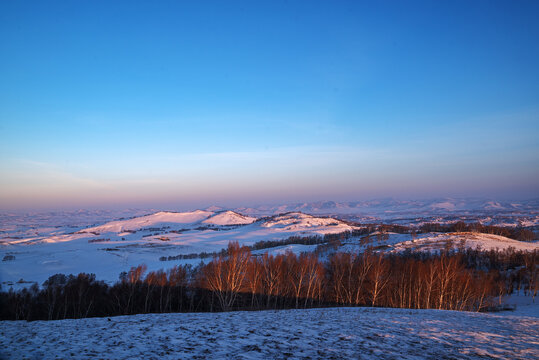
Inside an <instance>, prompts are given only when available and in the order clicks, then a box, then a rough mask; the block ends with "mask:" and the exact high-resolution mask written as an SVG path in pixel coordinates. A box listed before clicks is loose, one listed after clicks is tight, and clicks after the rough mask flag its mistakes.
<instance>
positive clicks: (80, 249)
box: [0, 210, 539, 289]
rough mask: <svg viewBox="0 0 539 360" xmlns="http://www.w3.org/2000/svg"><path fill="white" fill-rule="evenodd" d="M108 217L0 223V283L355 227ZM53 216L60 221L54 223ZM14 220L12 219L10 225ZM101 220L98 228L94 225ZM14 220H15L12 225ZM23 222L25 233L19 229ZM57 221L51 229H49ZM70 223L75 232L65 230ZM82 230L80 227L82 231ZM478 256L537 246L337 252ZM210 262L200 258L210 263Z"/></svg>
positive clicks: (288, 219) (104, 273) (390, 239)
mask: <svg viewBox="0 0 539 360" xmlns="http://www.w3.org/2000/svg"><path fill="white" fill-rule="evenodd" d="M107 214H109V215H111V214H110V213H107V212H105V213H97V214H96V215H95V216H92V214H91V213H88V212H82V213H81V214H80V215H81V217H78V218H77V217H76V216H75V218H74V219H73V220H72V222H71V223H70V222H68V221H67V220H66V218H64V217H61V216H59V215H55V216H52V215H51V217H47V216H44V215H40V216H37V217H36V218H35V219H34V220H31V219H32V218H31V217H30V218H24V219H18V218H12V217H9V216H8V217H3V218H1V220H2V223H1V224H0V225H1V229H0V258H1V259H2V261H0V284H1V285H2V288H3V289H9V288H13V289H19V288H21V287H25V286H29V285H31V284H32V283H38V284H42V283H43V282H44V281H45V280H46V279H47V278H48V277H49V276H51V275H54V274H57V273H63V274H78V273H80V272H85V273H94V274H96V277H97V279H100V280H105V281H107V282H110V283H112V282H115V281H116V280H118V276H119V274H120V273H121V272H123V271H129V269H130V268H131V267H133V266H138V265H140V264H146V265H147V267H148V270H150V271H153V270H159V269H165V270H166V269H168V268H171V267H173V266H175V265H177V264H178V263H180V264H192V265H197V264H199V263H200V262H201V261H202V260H201V259H200V258H196V257H195V258H189V259H182V260H174V261H160V258H161V257H165V258H166V257H169V256H172V257H174V256H177V255H187V254H200V253H202V252H206V253H211V252H218V251H220V250H221V249H224V248H226V247H227V245H228V243H229V242H230V241H238V242H239V243H240V244H241V245H253V244H254V243H256V242H258V241H268V240H283V239H286V238H288V237H290V236H299V237H306V236H315V235H317V236H323V235H325V234H331V233H341V232H344V231H352V230H354V229H358V227H356V226H353V225H350V224H349V223H347V222H345V221H341V220H339V219H335V218H331V217H321V216H314V215H309V214H304V213H300V212H292V213H286V214H281V215H272V216H269V217H262V218H255V217H252V216H246V215H242V214H240V213H237V212H234V211H208V210H196V211H189V212H183V213H178V212H165V211H160V212H154V213H151V214H145V215H142V216H140V214H138V213H137V215H139V216H134V217H128V218H123V219H118V220H113V221H108V222H107V221H102V217H103V216H106V215H107ZM57 216H59V217H57ZM16 219H18V220H16ZM99 219H101V223H100V224H95V223H93V221H94V220H99ZM12 220H13V221H12ZM25 221H26V222H27V223H26V227H25ZM55 221H57V222H55ZM69 224H74V225H69ZM83 224H86V226H83ZM461 242H463V244H464V245H465V246H467V247H473V248H476V247H478V246H480V247H481V248H482V249H485V250H488V249H495V248H498V249H505V248H508V247H514V248H515V249H517V250H526V251H528V250H534V249H537V248H539V244H538V243H524V242H520V241H516V240H511V239H508V238H505V237H502V236H495V235H486V234H471V233H455V234H435V233H430V234H420V235H418V236H417V238H415V239H412V236H411V235H410V234H394V233H390V234H384V236H378V235H377V234H376V233H375V234H372V236H371V240H370V241H368V242H367V243H366V242H364V241H362V240H361V239H360V238H351V239H348V240H346V241H345V242H344V243H343V246H341V247H340V248H339V249H338V250H339V251H351V252H361V251H364V250H365V249H366V247H367V246H372V247H374V249H375V250H377V251H402V250H406V249H414V250H428V251H432V250H439V249H443V248H445V247H446V244H448V243H452V244H453V246H459V245H460V244H461ZM315 249H316V245H298V244H292V245H286V246H278V247H275V248H271V249H265V250H258V251H256V253H257V254H261V253H263V252H269V253H271V254H278V253H284V252H286V251H292V252H295V253H300V252H310V251H314V250H315ZM209 259H210V258H206V261H209Z"/></svg>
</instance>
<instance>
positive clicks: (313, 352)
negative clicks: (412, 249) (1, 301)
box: [0, 308, 539, 359]
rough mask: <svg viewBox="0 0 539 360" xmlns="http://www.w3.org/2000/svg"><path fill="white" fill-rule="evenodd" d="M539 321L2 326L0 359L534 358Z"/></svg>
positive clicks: (273, 318)
mask: <svg viewBox="0 0 539 360" xmlns="http://www.w3.org/2000/svg"><path fill="white" fill-rule="evenodd" d="M537 339H539V321H538V319H536V318H531V317H525V316H512V315H508V316H500V315H496V314H485V313H469V312H455V311H439V310H410V309H384V308H330V309H309V310H280V311H259V312H253V311H249V312H229V313H213V314H212V313H191V314H148V315H134V316H119V317H112V318H94V319H79V320H61V321H48V322H47V321H33V322H25V321H3V322H0V357H1V358H10V359H23V358H34V359H37V358H47V359H51V358H69V359H95V358H114V359H125V358H130V359H178V358H182V359H183V358H204V359H223V358H233V359H242V358H245V359H274V358H292V359H307V358H310V359H330V358H332V359H440V358H447V359H484V358H498V359H537V358H539V344H538V342H537Z"/></svg>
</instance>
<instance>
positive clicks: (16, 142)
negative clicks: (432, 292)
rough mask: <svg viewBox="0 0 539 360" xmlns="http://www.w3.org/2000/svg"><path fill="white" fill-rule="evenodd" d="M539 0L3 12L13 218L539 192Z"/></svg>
mask: <svg viewBox="0 0 539 360" xmlns="http://www.w3.org/2000/svg"><path fill="white" fill-rule="evenodd" d="M538 17H539V2H538V1H524V0H522V1H473V2H470V1H425V2H402V1H380V2H362V1H323V2H317V1H284V2H283V1H275V0H273V1H267V2H265V1H255V2H253V1H245V2H236V1H215V2H213V1H192V2H182V1H159V2H151V1H84V2H82V1H47V2H43V1H2V2H0V54H2V55H1V56H0V79H1V80H0V139H1V141H0V209H4V210H10V209H22V208H24V209H34V208H35V209H37V208H64V207H65V208H72V207H74V208H84V207H102V208H105V207H126V206H130V207H145V206H146V207H163V206H169V207H170V206H176V207H200V206H206V205H212V204H217V205H221V206H239V205H250V204H258V203H275V202H296V201H317V200H360V199H366V198H377V197H400V198H427V197H446V196H461V197H466V196H473V197H477V196H484V197H489V198H500V199H502V198H503V199H509V198H511V199H527V198H536V197H538V196H539V181H538V180H537V179H538V178H539V136H538V135H539V66H538V64H539V41H538V39H539V21H537V18H538Z"/></svg>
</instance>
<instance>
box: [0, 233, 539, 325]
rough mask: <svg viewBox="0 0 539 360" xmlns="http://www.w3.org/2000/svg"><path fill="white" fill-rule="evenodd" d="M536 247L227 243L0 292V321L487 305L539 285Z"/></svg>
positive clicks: (534, 290)
mask: <svg viewBox="0 0 539 360" xmlns="http://www.w3.org/2000/svg"><path fill="white" fill-rule="evenodd" d="M538 260H539V256H538V253H537V251H534V252H529V253H525V252H522V251H514V250H512V249H510V250H506V251H494V250H493V251H489V252H481V251H476V250H470V249H468V250H460V251H455V250H453V251H450V250H446V251H442V252H440V253H437V254H432V253H425V252H421V253H419V252H411V251H406V252H404V253H402V254H381V253H374V252H372V251H366V252H364V253H358V254H354V253H344V252H337V253H334V254H333V255H331V256H330V257H329V258H328V259H327V260H323V259H321V258H319V257H318V256H317V255H316V254H314V253H302V254H300V255H296V254H294V253H291V252H288V253H285V254H278V255H269V254H267V253H266V254H264V255H262V256H254V255H252V254H251V251H250V249H249V248H248V247H245V246H239V245H238V243H237V242H234V243H230V244H229V246H228V249H227V251H226V255H225V254H224V253H223V254H220V255H218V256H216V257H214V259H213V260H212V261H211V262H209V263H208V264H201V265H199V266H197V267H192V266H188V265H184V266H175V267H173V268H172V269H169V270H168V271H163V270H159V271H150V272H147V268H146V266H145V265H140V266H138V267H134V268H131V270H130V271H129V272H124V273H122V274H121V275H120V279H119V281H118V282H116V283H115V284H113V285H108V284H106V283H105V282H103V281H98V280H97V279H96V278H95V275H93V274H84V273H81V274H79V275H77V276H74V275H69V276H66V275H61V274H57V275H54V276H51V277H50V278H49V279H48V280H47V281H45V282H44V284H43V287H42V288H39V287H38V286H37V285H34V286H32V287H31V288H26V289H22V290H20V291H17V292H15V291H12V290H10V291H9V292H2V293H0V319H2V320H6V319H10V320H21V319H26V320H37V319H44V320H54V319H66V318H83V317H95V316H99V317H101V316H115V315H130V314H139V313H161V312H195V311H197V312H205V311H228V310H261V309H285V308H310V307H323V306H383V307H400V308H414V309H447V310H466V311H485V310H488V309H492V308H494V307H495V306H496V305H497V304H499V301H500V299H501V296H502V295H504V294H506V293H511V292H513V291H524V292H525V293H527V294H530V295H532V296H533V297H535V296H536V294H537V290H538V288H539V272H538V264H539V262H538Z"/></svg>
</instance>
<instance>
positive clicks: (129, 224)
mask: <svg viewBox="0 0 539 360" xmlns="http://www.w3.org/2000/svg"><path fill="white" fill-rule="evenodd" d="M211 215H213V213H212V212H209V211H203V210H195V211H190V212H183V213H177V212H169V211H160V212H157V213H155V214H151V215H146V216H140V217H135V218H132V219H129V220H117V221H111V222H108V223H106V224H104V225H101V226H95V227H91V228H88V229H84V230H82V231H80V232H85V233H89V232H97V233H105V232H116V233H119V232H124V231H136V230H140V229H143V228H146V227H159V226H166V225H167V224H192V223H197V222H200V221H202V220H204V219H207V218H209V217H210V216H211Z"/></svg>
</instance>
